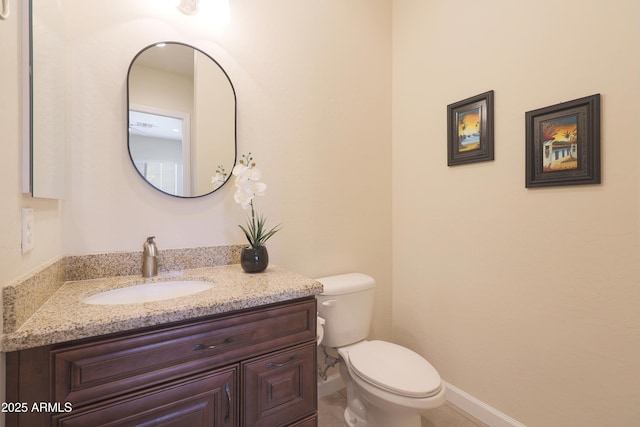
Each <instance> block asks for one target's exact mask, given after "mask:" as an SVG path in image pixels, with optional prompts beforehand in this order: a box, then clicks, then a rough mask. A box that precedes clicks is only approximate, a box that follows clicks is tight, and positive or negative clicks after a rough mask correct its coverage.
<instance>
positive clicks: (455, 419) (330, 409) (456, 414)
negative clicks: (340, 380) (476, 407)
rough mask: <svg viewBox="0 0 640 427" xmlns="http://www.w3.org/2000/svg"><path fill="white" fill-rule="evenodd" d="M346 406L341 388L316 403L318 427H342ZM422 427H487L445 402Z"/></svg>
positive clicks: (430, 415) (426, 418)
mask: <svg viewBox="0 0 640 427" xmlns="http://www.w3.org/2000/svg"><path fill="white" fill-rule="evenodd" d="M346 405H347V399H346V392H345V389H344V388H343V389H342V390H338V391H336V392H335V393H332V394H330V395H328V396H325V397H323V398H321V399H320V400H319V401H318V425H319V426H320V427H343V426H344V418H343V413H344V409H345V407H346ZM422 427H488V426H487V424H485V423H482V422H480V421H478V420H477V419H475V418H473V417H472V416H471V415H469V414H467V413H466V412H464V411H462V410H461V409H460V408H458V407H456V406H455V405H452V404H450V403H449V402H447V403H446V404H444V405H443V406H441V407H439V408H436V409H433V410H432V411H430V412H429V413H428V414H427V415H426V416H424V417H423V418H422Z"/></svg>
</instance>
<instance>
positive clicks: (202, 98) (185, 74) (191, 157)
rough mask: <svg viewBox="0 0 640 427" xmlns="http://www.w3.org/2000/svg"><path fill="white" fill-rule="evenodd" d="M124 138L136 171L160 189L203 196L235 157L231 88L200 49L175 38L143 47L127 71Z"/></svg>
mask: <svg viewBox="0 0 640 427" xmlns="http://www.w3.org/2000/svg"><path fill="white" fill-rule="evenodd" d="M127 97H128V109H129V114H128V123H127V124H128V133H129V137H128V145H129V155H130V157H131V161H132V162H133V165H134V167H135V168H136V170H137V171H138V173H139V174H140V176H141V177H142V178H144V179H145V181H147V182H148V183H149V184H151V185H152V186H153V187H155V188H156V189H158V190H160V191H162V192H163V193H166V194H169V195H171V196H176V197H201V196H204V195H207V194H210V193H212V192H214V191H216V190H217V189H218V188H220V187H221V186H222V185H224V183H225V182H226V181H227V180H228V179H229V177H230V175H231V170H232V169H233V166H234V165H235V162H236V93H235V90H234V88H233V85H232V84H231V80H230V79H229V76H228V75H227V73H226V72H225V71H224V70H223V69H222V67H221V66H220V65H219V64H218V63H217V62H216V61H215V60H214V59H213V58H211V57H210V56H209V55H207V54H206V53H204V52H202V51H200V50H198V49H196V48H194V47H191V46H188V45H185V44H182V43H175V42H166V43H157V44H154V45H152V46H148V47H146V48H144V49H143V50H141V51H140V52H139V53H138V54H137V55H136V56H135V57H134V58H133V61H131V65H130V66H129V72H128V75H127Z"/></svg>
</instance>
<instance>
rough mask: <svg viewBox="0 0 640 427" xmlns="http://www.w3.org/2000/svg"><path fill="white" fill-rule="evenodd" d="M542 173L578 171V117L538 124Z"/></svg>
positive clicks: (561, 118)
mask: <svg viewBox="0 0 640 427" xmlns="http://www.w3.org/2000/svg"><path fill="white" fill-rule="evenodd" d="M540 127H541V128H540V139H541V141H540V144H542V147H541V148H542V150H541V153H542V166H543V172H556V171H566V170H573V169H578V116H577V115H571V116H566V117H560V118H556V119H553V120H546V121H541V122H540Z"/></svg>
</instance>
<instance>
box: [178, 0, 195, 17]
mask: <svg viewBox="0 0 640 427" xmlns="http://www.w3.org/2000/svg"><path fill="white" fill-rule="evenodd" d="M199 9H200V0H180V4H179V5H178V10H179V11H180V12H182V13H184V14H185V15H195V14H196V13H198V10H199Z"/></svg>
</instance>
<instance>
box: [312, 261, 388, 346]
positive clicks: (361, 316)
mask: <svg viewBox="0 0 640 427" xmlns="http://www.w3.org/2000/svg"><path fill="white" fill-rule="evenodd" d="M316 280H317V281H318V282H320V283H322V285H323V287H324V290H323V292H322V293H321V294H320V295H316V298H317V300H318V315H319V316H320V317H322V318H324V319H325V321H326V323H325V325H324V339H323V340H322V345H324V346H326V347H342V346H345V345H349V344H353V343H356V342H358V341H362V340H363V339H365V338H366V337H367V335H369V328H370V326H371V316H372V315H373V296H374V291H375V285H376V282H375V280H374V279H373V277H370V276H367V275H366V274H362V273H348V274H341V275H338V276H327V277H321V278H319V279H316Z"/></svg>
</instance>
